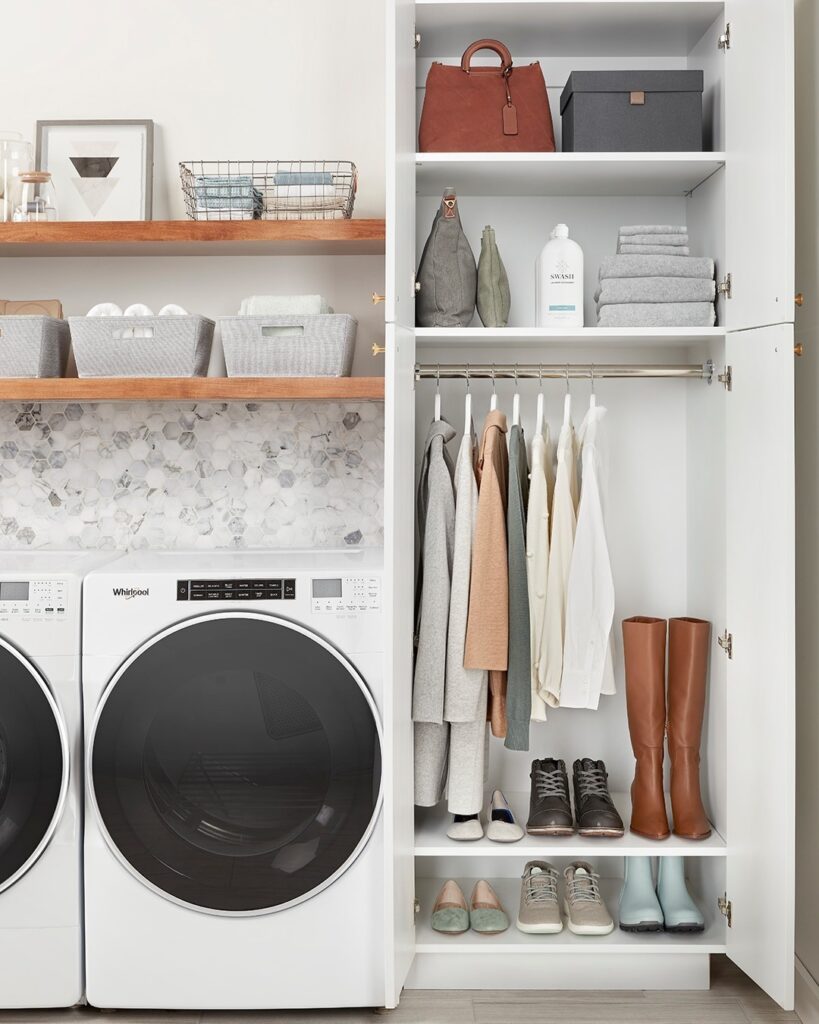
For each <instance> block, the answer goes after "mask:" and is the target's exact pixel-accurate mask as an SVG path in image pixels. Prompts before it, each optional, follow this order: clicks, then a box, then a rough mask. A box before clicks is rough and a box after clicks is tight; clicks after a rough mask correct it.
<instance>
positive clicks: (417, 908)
mask: <svg viewBox="0 0 819 1024" xmlns="http://www.w3.org/2000/svg"><path fill="white" fill-rule="evenodd" d="M412 912H413V914H420V913H421V901H420V900H419V899H418V897H417V896H416V897H415V899H414V900H413V901H412Z"/></svg>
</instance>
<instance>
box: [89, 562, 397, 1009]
mask: <svg viewBox="0 0 819 1024" xmlns="http://www.w3.org/2000/svg"><path fill="white" fill-rule="evenodd" d="M381 586H382V555H381V552H380V551H379V552H374V551H351V552H289V553H285V552H282V553H277V554H268V553H263V552H259V553H256V552H253V553H251V552H248V553H244V552H242V553H228V552H215V553H214V552H203V553H197V554H182V553H153V554H147V553H146V554H135V555H132V556H127V557H125V558H123V559H121V560H120V561H118V562H116V563H114V564H113V565H112V566H110V568H103V569H101V570H100V571H98V572H95V573H92V574H91V575H90V576H89V577H88V579H87V581H86V586H85V600H84V608H85V619H84V641H83V691H84V697H85V724H86V779H87V786H86V827H85V872H86V889H85V900H86V958H87V960H86V970H87V997H88V1001H89V1002H90V1003H91V1004H92V1005H95V1006H100V1007H127V1008H130V1007H146V1008H151V1007H153V1008H163V1009H178V1008H210V1009H220V1008H230V1009H241V1008H285V1007H288V1008H289V1007H329V1006H368V1005H369V1006H374V1005H383V1004H384V1002H385V994H384V921H385V917H386V909H385V898H384V881H383V879H384V870H383V826H382V817H381V815H380V809H381V802H382V772H381V747H382V730H381V709H382V692H383V684H384V638H383V627H382V603H383V602H382V593H381Z"/></svg>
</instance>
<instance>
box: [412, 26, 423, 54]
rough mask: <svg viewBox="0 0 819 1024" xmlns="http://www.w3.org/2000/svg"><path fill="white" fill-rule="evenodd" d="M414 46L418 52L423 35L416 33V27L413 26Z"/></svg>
mask: <svg viewBox="0 0 819 1024" xmlns="http://www.w3.org/2000/svg"><path fill="white" fill-rule="evenodd" d="M412 45H413V46H414V47H415V49H416V50H417V49H418V47H419V46H420V45H421V33H420V32H416V31H415V26H414V25H413V26H412Z"/></svg>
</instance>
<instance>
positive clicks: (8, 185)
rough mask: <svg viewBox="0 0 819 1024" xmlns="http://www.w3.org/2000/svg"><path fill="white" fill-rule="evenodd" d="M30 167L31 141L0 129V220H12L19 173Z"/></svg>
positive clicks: (18, 133) (15, 133)
mask: <svg viewBox="0 0 819 1024" xmlns="http://www.w3.org/2000/svg"><path fill="white" fill-rule="evenodd" d="M31 168H32V158H31V143H30V142H26V141H25V140H24V139H23V136H22V135H21V134H20V132H11V131H4V130H2V129H0V221H7V220H12V218H13V216H14V210H15V208H16V207H17V204H18V203H19V202H20V177H19V175H20V173H21V172H23V171H30V170H31Z"/></svg>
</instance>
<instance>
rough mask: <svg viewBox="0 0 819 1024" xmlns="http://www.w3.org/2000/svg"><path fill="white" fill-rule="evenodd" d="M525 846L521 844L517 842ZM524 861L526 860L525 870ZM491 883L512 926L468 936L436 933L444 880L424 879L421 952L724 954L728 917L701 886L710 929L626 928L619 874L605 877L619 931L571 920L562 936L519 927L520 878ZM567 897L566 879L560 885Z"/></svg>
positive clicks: (468, 888)
mask: <svg viewBox="0 0 819 1024" xmlns="http://www.w3.org/2000/svg"><path fill="white" fill-rule="evenodd" d="M516 845H518V846H520V844H519V843H518V844H516ZM522 869H523V863H522V862H521V870H522ZM487 880H488V882H489V884H490V885H491V886H492V888H493V889H494V890H495V892H496V893H497V894H498V898H499V899H500V901H501V904H502V905H503V909H504V910H505V911H506V913H507V914H508V916H509V921H510V925H509V928H508V930H507V931H505V932H501V934H500V935H479V934H478V933H477V932H473V931H471V930H470V931H468V932H464V933H463V934H462V935H443V934H441V933H440V932H436V931H435V930H434V929H433V927H432V924H431V923H430V921H431V916H432V908H433V906H434V904H435V898H436V896H437V895H438V890H439V889H440V887H441V885H442V883H443V879H441V878H418V879H416V886H415V892H416V897H417V899H418V901H419V903H420V911H419V913H418V915H417V917H416V924H415V934H416V947H415V951H416V953H441V954H447V953H450V954H456V953H476V954H477V953H505V954H514V953H546V954H555V953H590V954H594V953H601V952H605V953H631V954H635V953H638V954H643V953H646V954H652V953H654V954H657V953H660V954H662V953H698V954H708V953H724V952H725V948H726V946H725V919H724V918H723V917H722V916H721V915H720V914H719V912H718V911H717V908H716V906H712V905H711V902H712V901H709V900H706V899H704V898H703V897H702V895H701V894H700V893H698V892H697V891H696V890H694V891H692V892H691V895H692V897H693V898H694V900H695V902H696V904H697V906H698V907H699V908H700V910H701V911H702V913H703V915H704V917H705V931H703V932H694V933H674V932H623V931H620V928H619V926H618V921H617V904H618V900H619V897H620V888H621V886H622V884H623V882H622V879H619V878H601V879H600V892H601V894H602V896H603V899H604V901H605V903H606V906H607V908H608V911H609V913H610V914H611V916H612V919H613V920H614V931H612V932H610V933H609V934H608V935H574V934H573V933H572V932H570V931H569V929H568V927H567V926H566V923H565V917H564V925H563V931H562V932H559V933H558V934H557V935H527V934H526V933H525V932H520V931H518V929H517V928H516V926H515V919H516V917H517V912H518V904H519V902H520V879H519V878H490V879H487ZM475 881H476V879H474V878H459V879H458V882H459V884H460V886H461V888H462V889H463V892H464V895H465V896H466V898H467V900H469V896H470V893H471V892H472V886H473V885H474V884H475ZM558 892H559V894H560V899H561V900H562V881H561V883H560V884H559V886H558Z"/></svg>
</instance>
